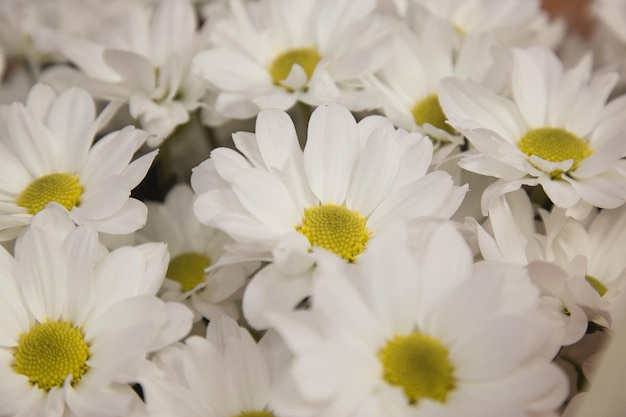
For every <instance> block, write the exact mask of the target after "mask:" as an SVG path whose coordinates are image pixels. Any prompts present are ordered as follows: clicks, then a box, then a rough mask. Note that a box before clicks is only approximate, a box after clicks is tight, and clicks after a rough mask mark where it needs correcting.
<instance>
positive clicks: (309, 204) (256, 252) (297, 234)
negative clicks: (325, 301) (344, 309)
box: [191, 104, 467, 320]
mask: <svg viewBox="0 0 626 417" xmlns="http://www.w3.org/2000/svg"><path fill="white" fill-rule="evenodd" d="M233 138H234V141H235V143H236V146H237V148H238V149H239V150H240V151H241V152H242V154H243V156H242V155H241V154H239V153H237V152H236V151H234V150H232V149H226V148H218V149H216V150H214V151H213V152H212V153H211V158H210V159H209V160H207V161H206V162H204V163H203V164H201V165H200V166H199V167H197V168H196V169H194V171H193V174H192V178H191V179H192V186H193V188H194V190H195V191H196V193H198V194H199V197H198V199H197V200H196V203H195V206H194V211H195V214H196V216H197V217H198V219H199V220H200V222H201V223H203V224H207V225H209V226H211V227H215V228H217V229H220V230H222V231H224V232H226V233H227V234H228V235H229V236H231V237H232V238H233V239H234V240H235V242H236V244H235V245H233V246H232V247H231V249H230V250H229V254H226V255H225V256H224V258H226V259H227V260H226V261H225V262H241V261H247V260H261V261H267V262H275V263H276V264H277V265H279V267H280V269H282V270H284V272H286V273H288V274H295V275H299V276H300V277H301V279H298V280H282V281H283V283H284V284H285V285H284V286H278V287H275V290H271V289H270V288H271V287H274V286H275V285H277V284H274V282H275V281H276V279H277V278H276V277H274V278H276V279H274V278H272V274H270V273H265V274H264V275H262V277H267V278H268V279H269V281H267V280H265V279H256V278H255V279H253V280H252V282H251V283H250V286H248V288H247V290H246V291H247V292H248V291H253V288H255V286H260V287H258V288H257V290H260V292H261V293H263V292H267V291H270V292H273V291H277V294H283V291H287V288H289V290H288V294H283V296H282V298H283V300H284V301H283V303H287V304H291V306H292V307H293V306H295V305H296V304H297V303H298V302H300V301H301V298H302V297H301V295H302V294H303V293H304V294H306V293H307V291H308V290H309V286H310V268H311V267H312V266H314V263H315V258H316V255H315V254H314V253H313V254H312V253H311V251H312V248H315V247H320V248H323V249H326V250H328V251H331V252H333V253H334V254H336V255H338V256H340V257H341V258H343V259H344V260H345V261H347V262H350V263H352V262H358V257H359V255H361V254H362V253H363V252H364V251H366V248H367V245H368V241H369V240H370V238H372V239H375V237H376V234H377V233H378V232H379V231H381V230H384V228H385V227H387V225H389V224H390V223H392V222H393V221H394V220H395V219H397V218H420V217H438V218H444V219H445V218H449V217H450V216H451V215H452V214H453V213H454V212H455V210H456V209H457V208H458V206H459V205H460V203H461V201H462V199H463V196H464V194H465V192H466V191H467V187H466V186H463V187H457V186H454V185H453V181H452V178H451V177H450V175H449V174H447V173H446V172H443V171H435V172H432V173H429V174H427V170H428V167H429V165H430V163H431V158H432V144H431V142H430V141H429V140H428V139H427V138H426V137H423V136H421V135H419V134H418V133H407V132H406V131H403V130H396V129H394V127H393V125H392V123H391V122H390V121H389V120H388V119H385V118H383V117H381V116H371V117H367V118H365V119H363V120H361V121H360V122H359V123H358V124H357V123H356V121H355V120H354V118H353V116H352V114H351V113H350V112H349V111H348V110H347V109H346V108H344V107H342V106H340V105H338V104H328V105H323V106H320V107H319V108H317V109H316V110H315V111H314V112H313V115H312V116H311V119H310V121H309V129H308V137H307V142H306V146H305V148H304V152H303V151H301V150H300V147H299V144H298V138H297V136H296V131H295V128H294V125H293V123H292V122H291V120H290V119H289V116H288V115H287V114H286V113H284V112H281V111H278V110H266V111H262V112H261V113H260V114H259V116H258V118H257V124H256V135H254V134H251V133H237V134H235V135H233ZM279 287H286V288H282V289H281V288H279ZM257 290H254V291H257ZM246 299H248V300H251V301H253V302H254V304H255V305H257V306H261V305H267V307H270V304H271V301H270V300H271V299H270V298H267V297H247V296H246V295H245V294H244V311H245V310H246V306H245V303H246ZM247 318H248V320H250V319H252V320H254V317H252V316H249V317H247Z"/></svg>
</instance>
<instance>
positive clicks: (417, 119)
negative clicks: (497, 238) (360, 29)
mask: <svg viewBox="0 0 626 417" xmlns="http://www.w3.org/2000/svg"><path fill="white" fill-rule="evenodd" d="M395 29H396V31H395V36H394V37H393V41H392V49H391V59H390V60H389V61H388V62H387V63H386V64H385V66H384V67H383V68H381V69H380V70H379V71H378V72H377V73H376V75H375V77H374V78H372V82H373V83H374V85H375V86H376V88H377V90H378V91H380V92H381V96H382V108H383V112H384V114H385V115H386V116H387V117H389V118H390V119H391V120H392V121H393V122H394V123H395V124H396V125H397V126H400V127H402V128H404V129H407V130H417V131H419V132H421V133H423V134H426V135H428V136H429V137H430V138H431V139H432V140H433V142H434V144H435V149H436V150H435V158H434V162H435V163H436V162H439V161H441V160H442V159H443V158H444V157H446V156H447V155H448V154H449V153H450V152H451V151H452V150H453V149H454V148H455V147H457V146H458V145H460V144H462V143H463V137H462V135H461V134H459V132H457V131H455V130H454V128H452V127H451V126H450V125H448V124H447V123H446V116H445V115H444V113H443V111H442V110H441V106H440V105H439V97H438V90H439V81H440V80H441V79H442V78H444V77H447V76H455V77H459V78H464V79H465V78H467V79H471V80H473V81H476V82H477V83H479V84H481V85H484V86H489V88H490V89H493V90H495V91H497V90H500V89H502V86H499V85H497V84H498V81H504V79H503V76H502V75H501V74H506V70H505V69H504V68H502V66H501V65H500V66H498V67H497V71H496V67H495V66H494V58H493V57H492V47H495V42H494V41H493V40H492V39H491V38H490V37H488V36H486V35H481V34H474V35H470V36H467V37H461V36H460V35H459V34H458V33H457V32H456V30H455V28H454V26H452V24H451V23H450V22H447V21H444V20H442V19H439V18H437V17H435V16H429V17H427V18H425V19H423V21H422V22H420V23H419V25H418V24H413V25H409V26H405V25H398V26H396V27H395ZM502 84H504V83H502Z"/></svg>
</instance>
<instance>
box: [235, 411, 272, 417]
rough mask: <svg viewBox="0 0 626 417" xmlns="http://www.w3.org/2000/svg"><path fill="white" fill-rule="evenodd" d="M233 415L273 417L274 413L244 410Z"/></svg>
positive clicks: (237, 416) (239, 416) (240, 416)
mask: <svg viewBox="0 0 626 417" xmlns="http://www.w3.org/2000/svg"><path fill="white" fill-rule="evenodd" d="M233 417H274V414H272V413H270V412H269V411H244V412H243V413H241V414H237V415H236V416H233Z"/></svg>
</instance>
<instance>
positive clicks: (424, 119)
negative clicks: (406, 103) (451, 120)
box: [411, 94, 455, 135]
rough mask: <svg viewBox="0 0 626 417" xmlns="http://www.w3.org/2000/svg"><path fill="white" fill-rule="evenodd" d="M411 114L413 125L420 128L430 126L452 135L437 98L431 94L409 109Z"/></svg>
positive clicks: (452, 132) (451, 129) (452, 130)
mask: <svg viewBox="0 0 626 417" xmlns="http://www.w3.org/2000/svg"><path fill="white" fill-rule="evenodd" d="M411 113H412V114H413V120H415V123H417V124H418V125H420V126H422V125H423V124H425V123H428V124H431V125H433V126H435V127H436V128H439V129H441V130H445V131H446V132H448V133H450V134H451V135H453V134H454V133H455V132H454V129H453V128H452V126H450V125H449V124H447V123H446V120H447V118H446V115H445V114H444V113H443V110H442V109H441V106H440V105H439V96H437V94H433V95H431V96H428V97H426V98H425V99H424V100H422V101H420V102H419V103H417V104H416V105H415V107H413V108H412V109H411Z"/></svg>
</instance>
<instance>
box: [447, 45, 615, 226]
mask: <svg viewBox="0 0 626 417" xmlns="http://www.w3.org/2000/svg"><path fill="white" fill-rule="evenodd" d="M513 57H514V63H513V71H512V78H511V80H512V87H513V100H511V99H508V98H505V97H502V96H498V95H496V94H494V93H493V92H491V91H488V90H486V89H485V88H482V87H480V86H478V85H476V84H475V83H473V82H471V81H465V80H460V79H454V78H447V79H444V80H443V81H442V83H441V86H440V94H439V98H440V103H441V106H442V108H443V110H444V112H445V114H446V116H447V117H448V122H449V123H450V124H451V125H452V126H454V127H455V128H456V129H457V130H459V131H461V132H462V133H463V134H465V136H466V137H467V138H468V139H469V140H470V141H471V142H472V144H473V145H474V147H475V148H476V151H475V152H472V153H470V154H468V155H467V156H466V157H465V158H463V160H462V161H461V162H460V165H461V167H463V168H464V169H467V170H469V171H474V172H477V173H480V174H483V175H489V176H492V177H496V178H499V180H498V181H497V182H496V183H494V185H492V186H490V187H489V188H488V189H487V190H486V191H485V193H484V194H483V199H482V209H483V213H486V212H487V210H488V209H489V207H490V205H491V204H492V203H493V201H495V199H496V198H497V197H498V196H500V195H502V194H505V193H508V192H511V191H514V190H516V189H518V188H520V187H521V186H522V185H524V184H525V185H532V186H534V185H541V187H542V188H543V190H544V191H545V193H546V194H547V195H548V197H549V198H550V200H552V202H553V203H554V204H555V205H556V206H558V207H561V208H564V209H567V214H568V215H569V216H573V217H576V218H578V219H582V218H584V217H585V216H586V215H587V214H588V213H589V211H590V210H591V207H592V206H597V207H602V208H615V207H618V206H620V205H621V204H623V203H624V201H626V170H625V169H624V165H625V164H626V162H625V161H624V160H622V159H621V158H622V157H623V156H625V155H626V141H625V140H624V137H623V126H624V123H623V117H622V115H623V112H624V108H625V107H626V97H622V98H618V99H615V100H613V101H611V102H609V103H608V104H607V103H606V101H607V99H608V97H609V94H610V93H611V89H612V88H613V86H614V85H615V83H616V82H617V74H615V73H608V74H603V75H600V74H599V75H596V76H592V75H591V59H590V56H587V57H586V58H584V59H582V60H581V61H580V63H579V64H578V65H577V66H576V67H574V68H572V69H569V70H564V69H563V65H562V64H561V62H560V61H559V59H558V57H557V56H556V55H554V53H552V52H551V51H550V50H548V49H545V48H531V49H527V50H522V49H514V50H513Z"/></svg>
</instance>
